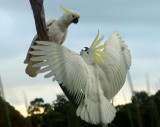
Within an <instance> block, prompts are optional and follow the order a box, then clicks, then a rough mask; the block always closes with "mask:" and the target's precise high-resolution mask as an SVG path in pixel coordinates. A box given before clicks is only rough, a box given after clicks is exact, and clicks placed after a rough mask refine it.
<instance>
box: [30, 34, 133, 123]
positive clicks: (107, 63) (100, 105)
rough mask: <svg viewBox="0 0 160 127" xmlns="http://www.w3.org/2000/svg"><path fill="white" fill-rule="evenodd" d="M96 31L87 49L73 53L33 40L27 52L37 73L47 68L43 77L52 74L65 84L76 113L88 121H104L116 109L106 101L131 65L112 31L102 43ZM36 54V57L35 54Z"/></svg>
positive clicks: (126, 53)
mask: <svg viewBox="0 0 160 127" xmlns="http://www.w3.org/2000/svg"><path fill="white" fill-rule="evenodd" d="M98 38H99V32H98V34H97V36H96V38H95V40H94V42H93V44H92V45H91V47H90V48H87V47H85V50H82V51H81V52H80V55H79V54H77V53H76V52H74V51H72V50H70V49H68V48H66V47H64V46H61V45H58V44H56V43H50V42H45V41H37V42H36V43H37V44H39V45H35V46H32V48H33V49H34V50H37V51H31V52H30V53H31V54H32V55H35V57H32V58H31V61H34V62H39V61H42V62H40V63H37V64H35V65H33V67H40V68H41V69H40V70H39V71H38V73H43V72H47V71H49V73H48V74H46V75H45V78H49V77H53V81H54V80H56V81H58V83H59V84H61V83H62V84H63V86H65V87H66V89H67V90H68V92H69V94H70V95H72V96H74V97H75V101H76V102H77V104H79V107H78V108H77V111H76V114H77V116H79V117H80V118H81V119H82V120H85V121H86V122H89V123H91V124H108V123H110V122H111V121H112V120H113V119H114V117H115V115H116V109H115V108H114V106H113V105H112V104H111V103H110V100H111V99H112V98H113V97H114V96H115V95H116V94H117V93H118V91H119V90H120V89H121V88H122V86H123V85H124V83H125V79H126V74H127V71H128V70H129V68H130V66H131V55H130V51H129V49H128V47H127V45H126V44H125V43H124V41H123V40H122V39H121V37H120V36H119V34H118V33H117V32H116V31H114V32H113V34H112V35H111V37H110V39H109V40H107V41H106V42H105V43H104V45H101V46H98V45H99V44H100V42H101V41H102V40H103V38H104V37H103V36H102V37H101V38H100V39H98ZM36 55H37V56H36Z"/></svg>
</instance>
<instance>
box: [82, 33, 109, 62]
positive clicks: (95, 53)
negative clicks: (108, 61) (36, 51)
mask: <svg viewBox="0 0 160 127" xmlns="http://www.w3.org/2000/svg"><path fill="white" fill-rule="evenodd" d="M98 38H99V31H98V34H97V36H96V38H95V40H94V42H93V43H92V45H91V47H90V48H88V47H84V48H85V50H83V49H82V50H81V52H80V55H81V56H82V58H83V59H84V61H85V62H86V63H88V64H96V63H99V62H103V58H102V56H103V55H106V52H103V51H101V49H103V48H104V47H105V46H106V44H105V45H100V46H98V45H99V44H100V43H101V41H102V40H103V39H104V36H102V37H101V38H100V39H98Z"/></svg>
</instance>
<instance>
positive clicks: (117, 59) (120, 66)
mask: <svg viewBox="0 0 160 127" xmlns="http://www.w3.org/2000/svg"><path fill="white" fill-rule="evenodd" d="M105 45H107V46H106V47H105V48H104V52H106V53H107V55H103V56H102V58H103V59H104V61H105V62H104V63H99V66H100V67H101V70H103V71H104V74H105V78H106V80H107V83H108V84H107V85H106V83H101V84H102V88H103V89H104V93H105V96H106V97H107V98H108V99H111V98H113V97H114V96H115V95H116V94H117V93H118V91H119V90H120V89H121V87H122V86H123V84H124V82H125V79H126V74H127V71H128V70H129V68H130V66H131V55H130V51H129V49H128V47H127V45H126V44H125V43H124V41H123V40H122V38H121V37H120V36H119V34H118V33H117V32H116V31H114V32H113V34H112V35H111V37H110V39H109V40H107V41H106V42H105ZM106 80H105V81H106Z"/></svg>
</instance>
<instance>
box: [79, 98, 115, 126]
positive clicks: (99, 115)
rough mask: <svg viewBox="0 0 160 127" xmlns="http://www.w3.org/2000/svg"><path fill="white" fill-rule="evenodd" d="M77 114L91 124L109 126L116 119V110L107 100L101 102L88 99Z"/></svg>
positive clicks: (83, 102) (82, 103)
mask: <svg viewBox="0 0 160 127" xmlns="http://www.w3.org/2000/svg"><path fill="white" fill-rule="evenodd" d="M76 114H77V116H79V117H80V118H81V119H82V120H85V121H86V122H89V123H91V124H101V123H102V124H108V123H110V122H111V121H112V120H113V119H114V117H115V114H116V109H115V108H114V106H113V105H112V104H110V102H109V101H108V100H107V99H106V98H104V99H103V101H101V102H98V101H97V102H95V101H92V100H90V99H89V98H87V99H85V101H82V102H81V104H80V106H79V107H78V109H77V111H76Z"/></svg>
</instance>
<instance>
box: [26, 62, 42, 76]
mask: <svg viewBox="0 0 160 127" xmlns="http://www.w3.org/2000/svg"><path fill="white" fill-rule="evenodd" d="M36 63H37V62H34V61H29V63H28V65H27V67H26V70H25V71H26V73H27V74H28V75H29V76H30V77H36V76H37V71H38V70H39V69H40V68H35V67H32V66H33V65H34V64H36Z"/></svg>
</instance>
